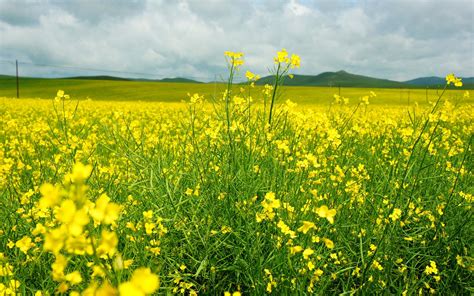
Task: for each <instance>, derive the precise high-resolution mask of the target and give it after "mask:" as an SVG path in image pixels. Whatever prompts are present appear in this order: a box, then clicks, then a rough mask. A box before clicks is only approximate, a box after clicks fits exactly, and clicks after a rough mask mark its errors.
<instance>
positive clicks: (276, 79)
mask: <svg viewBox="0 0 474 296" xmlns="http://www.w3.org/2000/svg"><path fill="white" fill-rule="evenodd" d="M280 68H281V64H280V63H278V68H277V71H276V74H275V83H274V84H273V94H272V102H271V104H270V114H269V115H268V124H272V114H273V105H274V104H275V97H276V91H277V88H278V80H280V76H279V75H280Z"/></svg>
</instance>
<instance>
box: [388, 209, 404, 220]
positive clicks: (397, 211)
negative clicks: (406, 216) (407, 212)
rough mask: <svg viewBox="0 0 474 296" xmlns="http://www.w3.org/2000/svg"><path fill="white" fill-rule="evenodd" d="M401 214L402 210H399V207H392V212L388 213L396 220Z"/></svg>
mask: <svg viewBox="0 0 474 296" xmlns="http://www.w3.org/2000/svg"><path fill="white" fill-rule="evenodd" d="M401 216H402V210H400V209H399V208H395V209H393V212H392V213H391V214H390V215H389V217H390V219H392V221H397V220H398V219H400V217H401Z"/></svg>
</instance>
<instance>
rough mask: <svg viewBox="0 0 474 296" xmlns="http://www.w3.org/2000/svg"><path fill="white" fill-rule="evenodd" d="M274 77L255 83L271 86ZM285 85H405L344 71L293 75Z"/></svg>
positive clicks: (383, 86)
mask: <svg viewBox="0 0 474 296" xmlns="http://www.w3.org/2000/svg"><path fill="white" fill-rule="evenodd" d="M273 80H274V76H266V77H263V78H262V79H260V80H259V81H257V84H267V83H268V84H272V83H273ZM285 84H286V85H295V86H332V87H334V86H341V87H369V88H400V87H406V86H407V85H406V84H404V83H401V82H398V81H393V80H388V79H379V78H373V77H368V76H363V75H356V74H351V73H348V72H346V71H338V72H324V73H321V74H319V75H294V77H293V79H290V78H289V77H287V78H286V79H285Z"/></svg>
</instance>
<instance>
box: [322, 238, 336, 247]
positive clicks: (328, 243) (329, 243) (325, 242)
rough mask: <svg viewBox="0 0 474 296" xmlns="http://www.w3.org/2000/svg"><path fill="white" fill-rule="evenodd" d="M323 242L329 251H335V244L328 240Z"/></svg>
mask: <svg viewBox="0 0 474 296" xmlns="http://www.w3.org/2000/svg"><path fill="white" fill-rule="evenodd" d="M323 242H324V244H325V245H326V248H328V249H334V242H333V241H332V240H330V239H328V238H323Z"/></svg>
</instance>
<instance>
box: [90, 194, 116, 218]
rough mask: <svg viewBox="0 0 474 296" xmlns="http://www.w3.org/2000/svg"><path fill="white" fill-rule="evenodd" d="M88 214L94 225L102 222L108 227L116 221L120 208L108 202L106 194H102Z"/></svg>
mask: <svg viewBox="0 0 474 296" xmlns="http://www.w3.org/2000/svg"><path fill="white" fill-rule="evenodd" d="M89 213H90V215H91V217H92V218H93V219H94V221H95V222H96V223H101V222H103V223H104V224H106V225H109V224H112V223H114V222H115V221H116V220H117V219H118V216H119V213H120V206H119V205H118V204H115V203H113V202H110V198H109V197H108V196H107V195H106V194H102V195H101V196H100V197H99V198H98V199H97V201H96V202H95V208H93V209H91V210H90V212H89Z"/></svg>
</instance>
